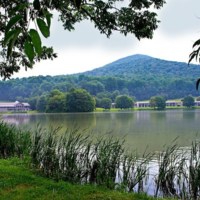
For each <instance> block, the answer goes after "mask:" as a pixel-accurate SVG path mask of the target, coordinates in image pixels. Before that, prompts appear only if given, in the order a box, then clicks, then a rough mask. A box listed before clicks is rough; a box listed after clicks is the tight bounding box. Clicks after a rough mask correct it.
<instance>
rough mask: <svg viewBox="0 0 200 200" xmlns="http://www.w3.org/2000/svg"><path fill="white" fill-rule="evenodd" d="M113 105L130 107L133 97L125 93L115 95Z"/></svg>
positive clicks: (121, 107) (124, 107)
mask: <svg viewBox="0 0 200 200" xmlns="http://www.w3.org/2000/svg"><path fill="white" fill-rule="evenodd" d="M115 107H116V108H120V109H126V108H132V107H133V99H132V98H131V97H129V96H127V95H121V96H117V97H116V100H115Z"/></svg>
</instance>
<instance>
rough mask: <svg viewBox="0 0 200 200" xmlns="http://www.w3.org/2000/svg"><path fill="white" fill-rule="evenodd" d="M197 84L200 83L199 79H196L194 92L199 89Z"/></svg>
mask: <svg viewBox="0 0 200 200" xmlns="http://www.w3.org/2000/svg"><path fill="white" fill-rule="evenodd" d="M199 83H200V79H198V80H197V82H196V90H198V89H199Z"/></svg>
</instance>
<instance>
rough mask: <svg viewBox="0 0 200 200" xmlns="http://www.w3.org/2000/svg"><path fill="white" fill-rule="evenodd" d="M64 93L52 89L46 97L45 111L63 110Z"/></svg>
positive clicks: (64, 106)
mask: <svg viewBox="0 0 200 200" xmlns="http://www.w3.org/2000/svg"><path fill="white" fill-rule="evenodd" d="M65 99H66V98H65V94H64V93H62V92H61V91H59V90H52V91H51V92H50V94H49V97H48V98H47V106H46V111H47V112H65V111H66V105H65V104H66V103H65Z"/></svg>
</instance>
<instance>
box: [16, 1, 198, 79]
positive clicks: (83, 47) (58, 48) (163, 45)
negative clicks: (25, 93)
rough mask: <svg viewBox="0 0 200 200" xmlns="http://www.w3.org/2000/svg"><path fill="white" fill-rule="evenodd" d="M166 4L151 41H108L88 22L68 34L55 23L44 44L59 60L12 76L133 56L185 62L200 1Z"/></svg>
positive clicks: (75, 70) (120, 38) (119, 38)
mask: <svg viewBox="0 0 200 200" xmlns="http://www.w3.org/2000/svg"><path fill="white" fill-rule="evenodd" d="M166 2H167V3H166V4H165V5H164V7H163V8H162V9H161V10H160V11H159V13H158V16H159V19H160V20H161V22H160V24H159V28H158V29H157V30H156V31H155V33H154V37H153V39H152V40H147V39H143V40H140V41H138V40H137V39H136V38H135V37H134V36H133V35H128V36H127V37H124V36H123V35H120V34H118V33H114V34H113V35H112V36H111V37H110V38H109V39H107V38H106V36H105V35H101V34H100V33H99V32H98V30H96V29H95V28H94V25H93V24H91V23H90V22H82V23H79V24H77V25H76V29H75V31H73V32H68V31H64V30H63V27H62V25H61V24H60V23H58V22H57V21H56V22H55V23H53V24H52V27H51V37H50V38H49V39H48V40H47V41H44V42H45V43H46V44H47V45H48V46H53V47H54V49H55V52H56V53H58V58H56V59H54V60H53V61H42V62H40V63H38V64H36V65H35V66H34V68H33V69H28V71H24V70H21V71H20V72H19V73H17V74H16V75H14V76H13V77H28V76H37V75H52V76H53V75H61V74H72V73H78V72H84V71H87V70H92V69H94V68H98V67H101V66H103V65H105V64H108V63H110V62H113V61H115V60H117V59H120V58H122V57H126V56H129V55H134V54H145V55H149V56H152V57H156V58H161V59H165V60H173V61H182V62H188V58H189V54H190V53H191V51H192V44H193V43H194V41H195V40H196V39H198V38H200V0H166Z"/></svg>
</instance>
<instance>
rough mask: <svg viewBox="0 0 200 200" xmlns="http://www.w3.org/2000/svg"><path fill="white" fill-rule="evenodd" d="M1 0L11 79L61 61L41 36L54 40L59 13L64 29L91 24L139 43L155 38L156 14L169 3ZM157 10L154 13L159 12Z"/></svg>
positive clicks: (1, 70) (3, 69)
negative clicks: (53, 28)
mask: <svg viewBox="0 0 200 200" xmlns="http://www.w3.org/2000/svg"><path fill="white" fill-rule="evenodd" d="M120 3H121V0H108V1H102V0H73V1H70V0H52V1H48V0H33V1H29V0H11V1H4V0H0V8H1V9H0V35H1V38H0V44H1V47H2V50H1V52H0V57H1V58H0V60H1V62H0V74H1V76H2V77H4V78H9V77H10V76H11V75H12V74H13V73H14V72H18V71H19V70H20V68H21V67H25V69H27V68H32V67H33V65H34V63H35V62H38V61H40V60H43V59H53V58H55V57H57V55H56V54H55V53H54V51H53V48H52V47H46V46H43V44H42V39H41V36H43V37H45V38H48V37H49V36H50V27H51V19H52V17H53V13H55V11H57V13H58V15H59V20H60V21H62V23H63V26H64V29H67V30H68V31H71V30H73V29H74V27H75V24H76V23H77V22H81V21H83V20H90V21H92V22H93V23H94V25H95V27H96V28H97V29H98V30H99V31H100V33H103V34H105V35H106V36H107V37H109V36H110V35H111V34H112V32H113V31H119V32H120V33H121V34H123V35H127V34H128V33H131V34H134V35H135V36H136V37H137V38H138V39H141V38H152V37H153V32H154V30H155V29H156V28H157V27H158V23H159V20H158V19H157V14H156V13H155V12H154V11H153V9H152V7H154V8H155V9H160V8H161V7H162V6H163V4H164V3H165V0H142V1H141V0H131V1H130V3H129V4H128V5H127V6H123V5H120ZM155 9H154V10H155Z"/></svg>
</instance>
